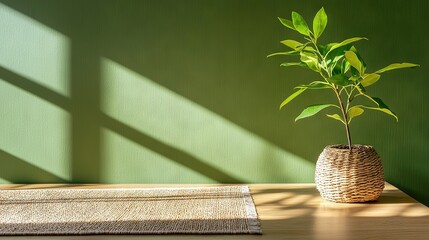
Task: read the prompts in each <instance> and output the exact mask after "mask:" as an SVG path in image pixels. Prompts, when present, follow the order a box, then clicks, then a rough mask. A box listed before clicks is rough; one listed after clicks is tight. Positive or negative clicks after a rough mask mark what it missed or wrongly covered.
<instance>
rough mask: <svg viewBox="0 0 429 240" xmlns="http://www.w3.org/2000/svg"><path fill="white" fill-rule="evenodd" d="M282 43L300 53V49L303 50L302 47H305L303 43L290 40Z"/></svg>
mask: <svg viewBox="0 0 429 240" xmlns="http://www.w3.org/2000/svg"><path fill="white" fill-rule="evenodd" d="M281 43H282V44H284V45H286V46H288V47H290V48H292V49H293V50H295V51H299V50H300V49H302V46H303V45H304V44H302V43H300V42H298V41H295V40H289V39H288V40H283V41H281Z"/></svg>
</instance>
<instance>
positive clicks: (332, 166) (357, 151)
mask: <svg viewBox="0 0 429 240" xmlns="http://www.w3.org/2000/svg"><path fill="white" fill-rule="evenodd" d="M316 186H317V190H319V192H320V195H321V196H322V197H323V198H324V199H326V200H329V201H333V202H343V203H356V202H368V201H375V200H377V198H378V197H379V196H380V194H381V192H382V191H383V189H384V173H383V166H382V164H381V159H380V157H379V156H378V154H377V152H376V151H375V149H374V148H373V147H372V146H367V145H353V146H352V149H351V150H350V149H349V148H348V146H347V145H332V146H327V147H325V149H324V150H323V152H322V153H321V154H320V156H319V159H318V160H317V164H316Z"/></svg>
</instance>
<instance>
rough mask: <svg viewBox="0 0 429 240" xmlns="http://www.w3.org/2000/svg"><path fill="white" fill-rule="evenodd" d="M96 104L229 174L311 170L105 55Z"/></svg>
mask: <svg viewBox="0 0 429 240" xmlns="http://www.w3.org/2000/svg"><path fill="white" fill-rule="evenodd" d="M101 109H102V111H103V112H104V114H106V115H107V116H108V117H110V118H112V119H114V120H116V121H118V122H121V123H123V124H125V125H127V126H130V127H132V128H134V129H136V130H137V131H139V132H140V133H142V134H144V135H147V136H148V137H150V138H153V139H154V140H155V141H158V142H160V143H162V144H165V145H166V146H169V147H171V148H174V149H177V150H179V151H181V152H184V153H186V154H187V155H189V156H192V158H193V161H198V162H201V163H202V164H207V165H210V166H212V167H213V168H215V169H216V171H219V172H222V173H224V174H226V175H228V176H231V178H232V179H239V180H240V181H250V182H267V181H268V182H270V181H271V182H274V181H277V182H282V181H288V182H308V181H309V179H310V181H311V179H312V176H313V173H314V166H313V164H312V163H310V162H309V161H307V160H305V159H302V158H300V157H299V156H296V155H294V154H292V153H289V152H287V151H285V150H283V149H281V148H279V147H277V146H275V145H274V144H272V143H270V142H268V141H267V140H265V139H263V138H261V137H259V136H258V135H256V134H253V133H251V132H249V131H247V130H245V129H244V128H242V127H240V126H238V125H236V124H234V123H232V122H230V121H228V120H226V119H225V118H223V117H222V116H220V115H217V114H215V113H213V112H211V111H210V110H208V109H206V108H204V107H202V106H200V105H198V104H197V103H195V102H192V101H190V100H189V99H186V98H184V97H183V96H180V95H178V94H177V93H175V92H173V91H171V90H169V89H167V88H165V87H163V86H161V85H159V84H157V83H156V82H154V81H152V80H150V79H148V78H146V77H144V76H142V75H141V74H139V73H137V72H134V71H132V70H130V69H128V68H126V67H124V66H122V65H120V64H118V63H116V62H114V61H112V60H110V59H106V58H102V59H101ZM120 146H121V145H120V144H118V145H116V147H120ZM170 160H171V161H177V160H176V159H175V157H174V156H172V157H170ZM191 160H192V159H191ZM196 164H197V163H196ZM219 172H218V173H219ZM201 173H202V174H204V172H201Z"/></svg>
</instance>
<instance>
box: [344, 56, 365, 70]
mask: <svg viewBox="0 0 429 240" xmlns="http://www.w3.org/2000/svg"><path fill="white" fill-rule="evenodd" d="M344 56H345V57H346V59H347V61H348V62H349V63H350V65H352V67H353V68H354V69H356V70H357V71H358V72H359V74H360V75H362V73H363V68H362V63H361V62H360V60H359V58H358V56H357V55H356V53H354V52H353V51H346V52H345V54H344Z"/></svg>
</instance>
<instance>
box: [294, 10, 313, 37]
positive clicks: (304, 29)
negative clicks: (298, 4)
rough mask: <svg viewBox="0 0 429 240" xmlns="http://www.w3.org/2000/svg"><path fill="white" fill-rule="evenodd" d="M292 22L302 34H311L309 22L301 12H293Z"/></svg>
mask: <svg viewBox="0 0 429 240" xmlns="http://www.w3.org/2000/svg"><path fill="white" fill-rule="evenodd" d="M292 23H293V26H294V27H295V30H296V31H298V32H299V33H301V34H302V35H305V36H310V30H309V29H308V25H307V22H306V21H305V19H304V18H303V17H302V16H301V15H300V14H299V13H297V12H292Z"/></svg>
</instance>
